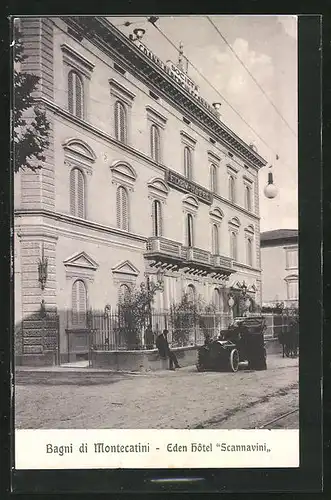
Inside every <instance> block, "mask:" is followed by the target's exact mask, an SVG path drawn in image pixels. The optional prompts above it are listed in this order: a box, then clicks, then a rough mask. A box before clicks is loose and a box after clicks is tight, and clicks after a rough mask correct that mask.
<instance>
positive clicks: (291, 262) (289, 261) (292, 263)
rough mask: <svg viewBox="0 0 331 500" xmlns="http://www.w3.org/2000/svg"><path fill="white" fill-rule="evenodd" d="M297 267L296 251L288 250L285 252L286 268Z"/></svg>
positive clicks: (295, 249) (294, 249)
mask: <svg viewBox="0 0 331 500" xmlns="http://www.w3.org/2000/svg"><path fill="white" fill-rule="evenodd" d="M297 267H298V249H297V248H293V249H288V250H287V251H286V268H287V269H296V268H297Z"/></svg>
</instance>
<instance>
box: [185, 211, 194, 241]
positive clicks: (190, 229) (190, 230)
mask: <svg viewBox="0 0 331 500" xmlns="http://www.w3.org/2000/svg"><path fill="white" fill-rule="evenodd" d="M186 245H187V247H188V248H193V247H194V215H193V214H191V213H190V212H188V213H187V214H186Z"/></svg>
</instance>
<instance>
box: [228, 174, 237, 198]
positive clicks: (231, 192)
mask: <svg viewBox="0 0 331 500" xmlns="http://www.w3.org/2000/svg"><path fill="white" fill-rule="evenodd" d="M235 182H236V181H235V178H234V177H233V176H232V175H230V177H229V200H230V201H232V203H234V202H235V201H236V184H235Z"/></svg>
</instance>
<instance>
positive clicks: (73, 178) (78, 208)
mask: <svg viewBox="0 0 331 500" xmlns="http://www.w3.org/2000/svg"><path fill="white" fill-rule="evenodd" d="M85 205H86V203H85V179H84V175H83V173H82V172H81V170H80V169H79V168H73V169H72V170H71V172H70V213H71V215H75V216H76V217H81V218H82V219H84V218H85Z"/></svg>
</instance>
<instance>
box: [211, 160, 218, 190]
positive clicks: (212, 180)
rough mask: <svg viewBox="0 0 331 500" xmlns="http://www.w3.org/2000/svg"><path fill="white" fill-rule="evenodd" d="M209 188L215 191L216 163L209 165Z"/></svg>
mask: <svg viewBox="0 0 331 500" xmlns="http://www.w3.org/2000/svg"><path fill="white" fill-rule="evenodd" d="M210 190H211V191H212V192H213V193H217V167H216V165H211V166H210Z"/></svg>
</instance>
